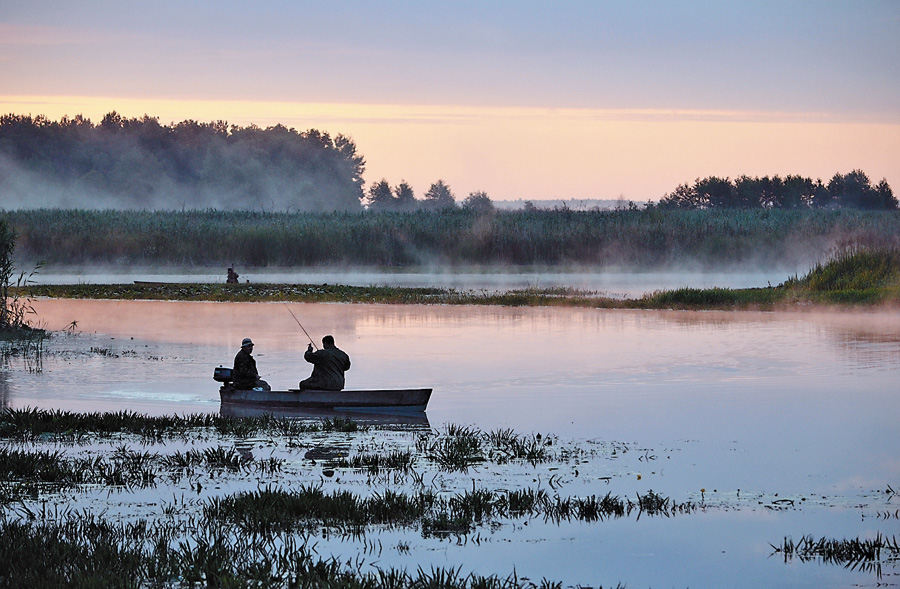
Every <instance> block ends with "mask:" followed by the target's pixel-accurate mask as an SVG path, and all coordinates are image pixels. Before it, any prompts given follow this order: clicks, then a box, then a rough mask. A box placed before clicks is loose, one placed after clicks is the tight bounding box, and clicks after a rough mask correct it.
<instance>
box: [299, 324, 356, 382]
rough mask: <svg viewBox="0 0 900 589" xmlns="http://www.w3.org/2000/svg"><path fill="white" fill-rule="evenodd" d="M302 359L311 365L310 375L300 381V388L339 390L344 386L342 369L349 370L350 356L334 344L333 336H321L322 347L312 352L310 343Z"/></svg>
mask: <svg viewBox="0 0 900 589" xmlns="http://www.w3.org/2000/svg"><path fill="white" fill-rule="evenodd" d="M303 359H304V360H306V361H307V362H309V363H311V364H312V365H313V371H312V376H310V377H309V378H307V379H306V380H301V381H300V388H301V389H317V390H320V391H340V390H342V389H343V388H344V371H346V370H350V356H348V355H347V354H346V353H344V352H343V351H342V350H340V349H338V348H337V347H335V345H334V338H333V337H332V336H330V335H326V336H325V337H323V338H322V349H321V350H316V351H315V352H313V347H312V343H310V344H309V345H308V346H307V347H306V353H305V354H303Z"/></svg>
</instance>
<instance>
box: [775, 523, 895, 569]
mask: <svg viewBox="0 0 900 589" xmlns="http://www.w3.org/2000/svg"><path fill="white" fill-rule="evenodd" d="M769 546H771V547H772V549H773V550H774V551H775V554H782V555H783V556H784V561H785V562H790V561H791V560H792V559H793V558H797V559H798V560H800V561H808V560H821V561H822V562H824V563H827V564H836V565H841V566H844V567H847V568H851V569H854V570H864V571H869V572H874V573H876V574H877V575H878V577H879V578H881V567H882V565H883V564H885V563H887V562H889V561H894V562H896V561H897V560H898V559H900V543H898V541H897V538H896V537H894V536H892V537H890V538H889V537H887V536H884V535H882V534H881V533H880V532H879V533H878V534H877V535H876V536H875V537H874V538H867V539H859V538H852V539H843V540H835V539H832V538H824V537H823V538H819V539H818V540H816V539H814V538H813V536H811V535H807V536H803V537H802V538H800V540H799V541H796V542H795V541H794V540H793V539H792V538H787V537H786V538H785V539H784V542H782V544H781V545H779V546H775V545H774V544H769Z"/></svg>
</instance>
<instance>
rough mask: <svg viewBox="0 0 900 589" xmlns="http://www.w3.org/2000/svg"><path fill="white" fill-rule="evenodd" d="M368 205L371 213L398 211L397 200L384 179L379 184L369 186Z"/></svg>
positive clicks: (374, 183)
mask: <svg viewBox="0 0 900 589" xmlns="http://www.w3.org/2000/svg"><path fill="white" fill-rule="evenodd" d="M366 205H367V206H368V208H369V210H371V211H396V210H397V199H396V198H395V197H394V192H393V191H392V190H391V185H390V184H388V181H387V180H385V179H384V178H382V179H381V181H379V182H373V183H372V185H371V186H369V195H368V198H367V199H366Z"/></svg>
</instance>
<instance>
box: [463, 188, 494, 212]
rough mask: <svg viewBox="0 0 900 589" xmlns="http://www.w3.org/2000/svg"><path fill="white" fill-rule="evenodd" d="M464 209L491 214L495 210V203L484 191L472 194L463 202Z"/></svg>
mask: <svg viewBox="0 0 900 589" xmlns="http://www.w3.org/2000/svg"><path fill="white" fill-rule="evenodd" d="M462 208H464V209H466V210H469V211H475V212H478V213H489V212H491V211H493V210H494V203H493V202H492V201H491V198H490V197H489V196H488V195H487V193H486V192H484V191H481V190H479V191H476V192H470V193H469V196H467V197H466V198H465V200H463V202H462Z"/></svg>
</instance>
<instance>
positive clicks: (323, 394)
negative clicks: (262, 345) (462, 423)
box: [219, 385, 431, 413]
mask: <svg viewBox="0 0 900 589" xmlns="http://www.w3.org/2000/svg"><path fill="white" fill-rule="evenodd" d="M219 396H220V397H221V399H222V405H226V404H230V405H252V406H255V407H272V408H284V409H332V410H336V411H361V412H373V413H388V412H400V413H418V412H422V411H425V408H426V407H427V406H428V400H429V399H430V398H431V389H367V390H362V389H358V390H343V391H318V390H300V389H288V390H286V391H258V390H255V389H252V390H241V389H236V388H234V387H232V386H230V385H223V386H222V387H221V388H219Z"/></svg>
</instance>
